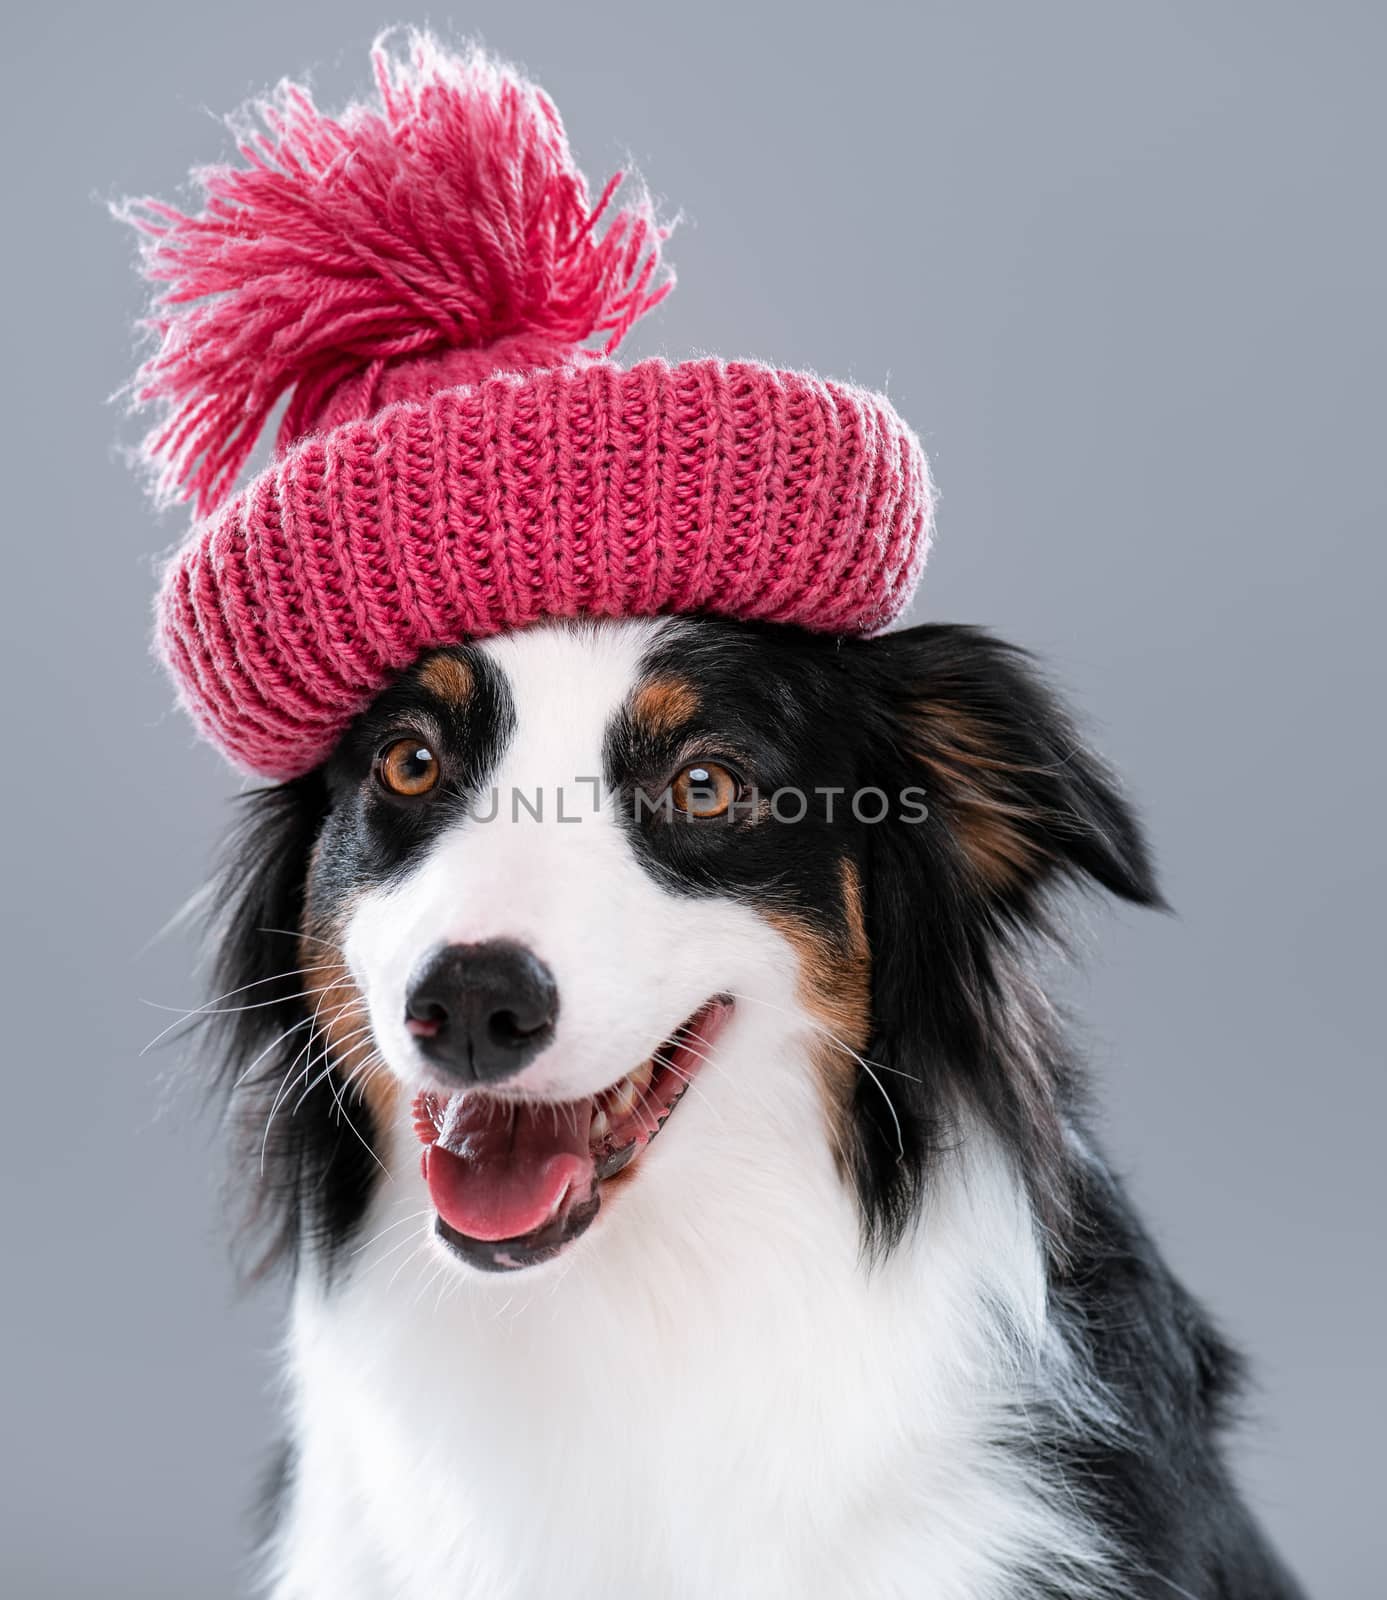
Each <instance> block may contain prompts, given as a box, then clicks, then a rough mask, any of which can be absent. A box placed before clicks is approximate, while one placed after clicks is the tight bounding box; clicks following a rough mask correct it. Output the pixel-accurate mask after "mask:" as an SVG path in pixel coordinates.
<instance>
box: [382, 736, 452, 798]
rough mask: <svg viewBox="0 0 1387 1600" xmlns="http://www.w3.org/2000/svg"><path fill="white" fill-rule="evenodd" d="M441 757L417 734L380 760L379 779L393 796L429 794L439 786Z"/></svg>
mask: <svg viewBox="0 0 1387 1600" xmlns="http://www.w3.org/2000/svg"><path fill="white" fill-rule="evenodd" d="M438 774H439V766H438V757H437V756H435V755H434V753H433V751H432V750H430V749H429V747H428V745H427V744H425V743H424V741H423V740H422V739H421V738H419V736H418V735H417V734H415V735H411V737H410V738H408V739H396V740H395V741H394V742H393V743H391V744H388V745H386V747H385V749H384V750H382V751H381V753H380V754H379V755H378V756H377V757H376V779H377V781H378V782H379V783H380V784H381V786H382V787H383V788H386V789H388V790H389V791H390V793H391V794H401V795H405V796H406V797H408V798H411V799H412V798H413V797H415V796H416V795H421V794H427V793H428V792H429V790H430V789H432V788H433V786H434V784H436V783H437V782H438Z"/></svg>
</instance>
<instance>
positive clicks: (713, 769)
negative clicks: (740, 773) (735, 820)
mask: <svg viewBox="0 0 1387 1600" xmlns="http://www.w3.org/2000/svg"><path fill="white" fill-rule="evenodd" d="M740 793H741V784H740V783H738V781H737V779H736V776H735V775H734V774H733V773H731V772H729V771H728V770H727V768H726V767H723V766H719V765H718V763H717V762H716V761H691V762H689V764H688V765H687V766H685V767H681V768H680V769H679V771H678V772H677V773H675V775H674V782H673V783H672V784H670V795H671V797H672V799H673V801H674V806H675V809H676V810H678V811H682V812H683V813H684V815H685V816H686V817H721V816H725V815H726V814H727V811H728V808H729V807H730V806H731V805H732V802H733V801H734V800H735V799H736V798H737V796H738V795H739V794H740Z"/></svg>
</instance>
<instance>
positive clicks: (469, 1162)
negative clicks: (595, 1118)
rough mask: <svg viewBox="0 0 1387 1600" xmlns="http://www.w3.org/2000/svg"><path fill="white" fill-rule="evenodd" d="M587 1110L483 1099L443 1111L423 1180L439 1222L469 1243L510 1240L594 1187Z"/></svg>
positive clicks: (463, 1100) (462, 1100) (463, 1099)
mask: <svg viewBox="0 0 1387 1600" xmlns="http://www.w3.org/2000/svg"><path fill="white" fill-rule="evenodd" d="M591 1126H592V1103H591V1101H582V1102H579V1103H577V1104H573V1105H564V1106H547V1105H522V1106H510V1105H507V1104H505V1102H504V1101H499V1100H494V1099H488V1098H486V1097H484V1096H478V1095H467V1096H460V1097H458V1098H456V1099H454V1100H452V1101H450V1102H449V1103H448V1106H447V1108H446V1111H445V1113H444V1117H443V1126H442V1128H441V1130H440V1132H439V1136H438V1143H437V1144H431V1145H429V1146H428V1147H427V1148H426V1149H425V1151H424V1179H425V1181H426V1182H427V1184H428V1186H429V1194H430V1196H431V1197H432V1199H433V1203H434V1206H435V1208H436V1209H437V1211H438V1214H439V1216H441V1217H442V1218H443V1220H444V1221H445V1222H446V1223H447V1224H448V1225H449V1227H451V1228H456V1229H457V1231H458V1232H459V1233H465V1234H466V1235H467V1236H468V1237H469V1238H471V1239H487V1240H494V1239H518V1238H520V1237H521V1236H522V1235H523V1234H527V1233H533V1232H534V1231H535V1230H536V1229H537V1228H541V1227H543V1226H544V1224H545V1223H546V1222H548V1221H549V1220H550V1219H551V1218H560V1217H562V1216H563V1214H564V1213H565V1211H566V1210H567V1208H568V1206H569V1205H570V1204H572V1203H574V1202H577V1201H581V1200H586V1199H587V1198H588V1196H589V1195H590V1194H591V1193H592V1189H593V1185H594V1183H595V1182H596V1172H595V1169H594V1165H593V1159H592V1154H591V1152H590V1150H589V1148H588V1134H589V1130H590V1128H591Z"/></svg>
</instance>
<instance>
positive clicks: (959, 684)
mask: <svg viewBox="0 0 1387 1600" xmlns="http://www.w3.org/2000/svg"><path fill="white" fill-rule="evenodd" d="M855 666H856V668H857V669H858V670H859V672H860V673H861V674H862V678H863V680H865V681H864V687H865V689H866V693H865V694H864V696H863V704H864V709H865V712H866V715H867V716H868V718H869V719H870V720H869V726H870V730H871V736H872V739H873V742H874V743H875V745H876V746H877V750H876V752H875V756H874V757H873V758H870V759H871V764H872V765H873V766H878V765H880V766H884V767H889V768H893V769H894V772H895V775H896V776H897V777H898V778H900V779H902V780H903V781H906V782H908V783H911V784H913V785H915V786H918V788H919V789H921V790H923V791H924V796H925V800H924V804H925V805H926V806H927V808H928V811H929V819H928V820H927V821H925V822H923V823H921V824H920V826H922V827H929V826H930V824H931V822H932V823H933V824H935V825H936V827H937V828H942V829H943V830H946V831H947V834H948V836H949V838H950V840H951V841H952V843H953V845H954V847H955V850H956V853H957V856H958V860H959V862H960V864H961V866H962V868H963V878H964V881H965V883H966V884H967V886H968V887H969V888H970V889H971V890H972V892H973V893H975V894H976V895H978V896H979V897H980V898H982V899H983V900H985V901H987V902H989V903H990V904H992V905H993V906H995V907H996V908H998V909H999V910H1003V911H1005V912H1008V913H1011V914H1014V915H1018V916H1022V917H1024V915H1025V914H1026V913H1027V912H1028V911H1030V910H1033V909H1034V907H1035V905H1036V902H1037V899H1038V897H1039V896H1040V895H1041V894H1042V893H1043V892H1044V891H1045V890H1047V889H1050V888H1054V887H1057V886H1058V885H1059V884H1060V883H1061V882H1062V881H1064V880H1070V881H1079V882H1082V881H1084V880H1089V881H1091V882H1094V883H1097V884H1100V885H1101V886H1102V887H1103V888H1105V889H1108V890H1110V891H1111V892H1112V893H1113V894H1115V895H1119V896H1121V897H1122V898H1123V899H1124V900H1131V901H1134V902H1136V903H1137V904H1139V905H1158V904H1160V895H1159V891H1158V890H1157V887H1156V881H1155V875H1154V872H1153V869H1152V865H1151V859H1150V855H1149V853H1148V851H1147V847H1146V843H1145V841H1144V839H1143V837H1142V832H1141V828H1140V825H1139V824H1138V822H1137V819H1136V817H1135V815H1134V813H1133V811H1132V809H1131V807H1130V806H1129V805H1128V804H1127V802H1126V801H1125V800H1124V799H1123V798H1122V796H1121V794H1120V793H1119V791H1118V788H1117V785H1116V782H1115V780H1114V779H1113V777H1112V775H1111V774H1110V773H1109V772H1108V771H1107V769H1106V768H1105V767H1104V766H1103V764H1102V763H1101V762H1100V761H1099V760H1098V759H1097V757H1095V756H1094V755H1093V754H1092V752H1091V751H1089V750H1088V749H1086V748H1085V746H1084V744H1083V742H1082V741H1081V739H1080V737H1079V735H1078V734H1077V732H1076V731H1075V728H1074V724H1073V721H1072V719H1071V718H1070V717H1069V715H1068V714H1067V712H1066V711H1065V710H1064V708H1063V707H1062V706H1061V704H1060V703H1059V701H1058V700H1057V699H1056V697H1055V695H1054V694H1053V693H1052V692H1051V691H1050V690H1049V689H1048V688H1047V687H1046V685H1045V684H1044V682H1043V681H1042V680H1041V678H1040V677H1039V675H1038V673H1037V672H1036V670H1035V668H1034V666H1033V664H1032V662H1031V660H1030V658H1029V657H1028V656H1027V655H1026V654H1025V652H1024V651H1021V650H1018V649H1016V648H1015V647H1014V646H1011V645H1008V644H1005V643H1003V642H1002V641H1001V640H999V639H996V638H993V637H992V636H991V635H990V634H987V633H985V632H983V631H982V630H980V629H977V628H967V627H957V626H950V627H945V626H937V625H932V626H926V627H919V628H911V629H908V630H905V631H903V632H900V633H895V634H887V635H884V636H883V637H881V638H877V639H871V640H865V641H863V642H862V644H861V646H860V647H859V650H858V661H857V662H856V663H855Z"/></svg>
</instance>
